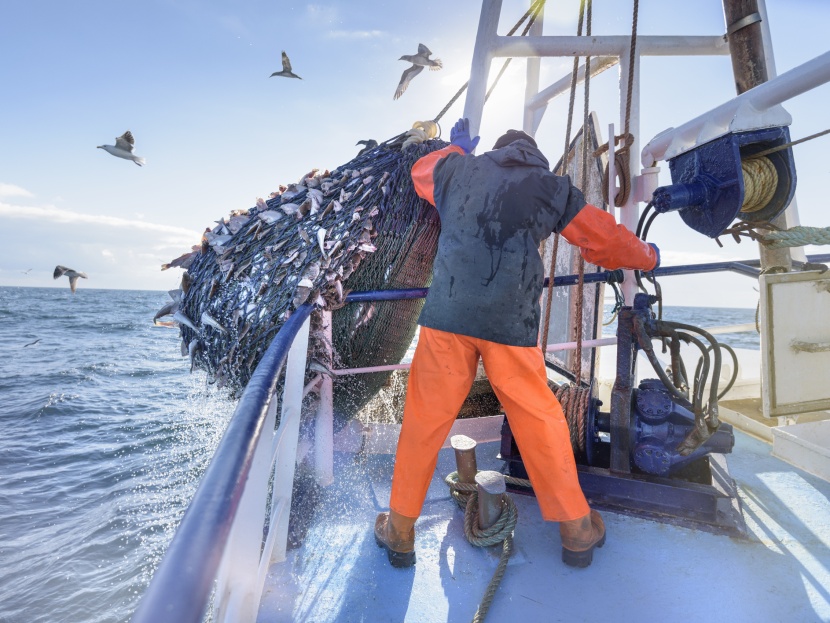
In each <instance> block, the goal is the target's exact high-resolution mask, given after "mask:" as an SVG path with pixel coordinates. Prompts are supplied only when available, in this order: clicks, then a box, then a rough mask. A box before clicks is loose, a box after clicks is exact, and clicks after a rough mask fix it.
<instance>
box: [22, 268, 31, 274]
mask: <svg viewBox="0 0 830 623" xmlns="http://www.w3.org/2000/svg"><path fill="white" fill-rule="evenodd" d="M20 272H21V273H23V274H24V275H28V274H29V273H30V272H32V269H31V268H27V269H26V270H21V271H20Z"/></svg>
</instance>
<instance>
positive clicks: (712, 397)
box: [663, 320, 721, 428]
mask: <svg viewBox="0 0 830 623" xmlns="http://www.w3.org/2000/svg"><path fill="white" fill-rule="evenodd" d="M663 322H664V323H665V324H666V325H668V326H670V327H672V328H675V329H681V330H683V331H689V332H692V333H698V334H699V335H702V336H703V337H704V338H705V339H706V340H707V341H708V342H709V343H710V344H712V347H713V348H712V355H713V356H714V360H715V363H714V366H713V369H712V383H711V386H710V389H709V403H708V404H709V413H710V415H711V418H712V423H711V426H710V428H716V427H717V426H718V424H719V422H718V413H717V411H718V380H719V379H720V368H721V354H720V348H717V346H718V344H719V342H718V341H717V340H716V339H715V338H714V337H712V335H711V334H709V333H708V332H707V331H704V330H703V329H701V328H700V327H695V326H693V325H689V324H684V323H682V322H670V321H667V320H665V321H663Z"/></svg>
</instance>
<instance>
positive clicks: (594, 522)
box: [559, 510, 605, 567]
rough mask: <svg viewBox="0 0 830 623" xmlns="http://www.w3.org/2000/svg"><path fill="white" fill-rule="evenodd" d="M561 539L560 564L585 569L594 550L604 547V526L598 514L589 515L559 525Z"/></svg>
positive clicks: (591, 558) (593, 511)
mask: <svg viewBox="0 0 830 623" xmlns="http://www.w3.org/2000/svg"><path fill="white" fill-rule="evenodd" d="M559 534H560V535H561V537H562V562H564V563H565V564H566V565H570V566H571V567H587V566H588V565H590V564H591V560H593V558H594V548H595V547H602V546H603V545H605V524H604V523H603V521H602V517H600V514H599V513H598V512H597V511H595V510H592V511H591V512H590V513H589V514H587V515H585V516H584V517H580V518H579V519H574V520H572V521H562V522H560V523H559Z"/></svg>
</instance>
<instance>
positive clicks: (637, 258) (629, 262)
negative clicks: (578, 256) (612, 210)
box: [562, 203, 657, 270]
mask: <svg viewBox="0 0 830 623" xmlns="http://www.w3.org/2000/svg"><path fill="white" fill-rule="evenodd" d="M562 235H563V236H564V237H565V240H567V241H568V242H570V243H571V244H572V245H575V246H577V247H579V250H580V252H581V253H582V257H584V258H585V261H587V262H590V263H591V264H595V265H596V266H601V267H603V268H607V269H609V270H614V269H617V268H636V269H640V270H652V269H653V268H654V266H655V265H656V264H657V252H656V251H655V250H654V249H652V248H651V246H649V245H648V244H647V243H645V242H643V241H642V240H640V239H639V238H637V236H635V235H634V234H633V233H632V232H631V231H630V230H629V229H627V228H626V227H624V226H623V225H617V221H616V220H614V217H613V216H612V215H610V214H609V213H608V212H605V211H604V210H600V209H599V208H598V207H596V206H593V205H591V204H590V203H589V204H586V205H585V207H584V208H582V209H581V210H580V211H579V212H578V213H577V215H576V216H575V217H574V218H573V220H571V222H570V223H568V226H567V227H565V229H563V230H562Z"/></svg>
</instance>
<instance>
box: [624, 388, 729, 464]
mask: <svg viewBox="0 0 830 623" xmlns="http://www.w3.org/2000/svg"><path fill="white" fill-rule="evenodd" d="M634 395H635V396H634V404H633V405H632V409H631V420H632V421H631V436H632V444H631V448H632V451H631V458H632V461H633V463H634V464H635V465H636V466H637V467H638V468H640V469H641V470H642V471H644V472H646V473H647V474H658V475H660V476H665V475H668V474H670V473H671V472H673V471H676V470H677V469H679V468H681V467H683V466H685V465H688V464H689V463H692V462H694V461H696V460H697V459H699V458H700V457H702V456H704V455H706V454H710V453H718V454H727V453H730V452H732V448H733V446H734V445H735V436H734V434H733V432H732V426H731V425H730V424H726V423H723V422H721V424H720V427H719V428H718V430H717V431H716V432H715V433H714V434H713V435H712V436H711V437H709V439H707V440H706V442H705V443H703V445H701V446H700V447H699V448H697V449H696V450H695V451H694V452H692V453H691V454H689V455H688V456H681V455H680V453H678V452H677V447H678V446H679V445H680V443H681V442H682V441H683V440H684V439H685V438H686V436H687V435H688V434H689V433H690V432H691V431H692V429H693V428H694V427H695V416H694V414H693V413H692V412H691V411H689V410H688V409H686V408H685V407H683V406H682V405H679V404H677V402H676V401H674V400H673V399H672V397H671V396H670V395H669V392H667V391H666V388H665V386H664V385H663V383H662V382H661V381H660V380H659V379H646V380H644V381H642V382H641V383H640V386H639V388H638V389H637V391H635V392H634Z"/></svg>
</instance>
